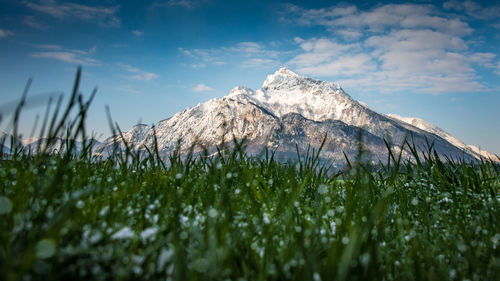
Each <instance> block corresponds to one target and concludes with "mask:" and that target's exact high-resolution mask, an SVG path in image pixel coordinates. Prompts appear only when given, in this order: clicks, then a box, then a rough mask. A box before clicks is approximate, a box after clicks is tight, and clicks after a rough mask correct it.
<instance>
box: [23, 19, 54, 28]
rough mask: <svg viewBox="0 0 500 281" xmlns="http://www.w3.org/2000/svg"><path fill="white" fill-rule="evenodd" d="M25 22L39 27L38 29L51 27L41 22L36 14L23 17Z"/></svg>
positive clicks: (32, 26)
mask: <svg viewBox="0 0 500 281" xmlns="http://www.w3.org/2000/svg"><path fill="white" fill-rule="evenodd" d="M23 23H24V24H25V25H27V26H29V27H31V28H34V29H38V30H47V29H49V27H48V26H47V25H45V24H43V23H41V22H39V21H38V20H37V19H35V17H34V16H25V17H24V18H23Z"/></svg>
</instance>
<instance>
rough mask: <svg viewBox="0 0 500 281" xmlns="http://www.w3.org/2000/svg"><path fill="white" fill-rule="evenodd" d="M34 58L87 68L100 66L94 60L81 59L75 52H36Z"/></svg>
mask: <svg viewBox="0 0 500 281" xmlns="http://www.w3.org/2000/svg"><path fill="white" fill-rule="evenodd" d="M31 56H32V57H35V58H45V59H55V60H59V61H63V62H68V63H75V64H81V65H87V66H95V65H99V61H98V60H96V59H93V58H88V57H81V56H78V55H77V54H75V53H73V52H64V51H62V52H36V53H31Z"/></svg>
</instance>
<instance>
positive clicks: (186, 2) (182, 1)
mask: <svg viewBox="0 0 500 281" xmlns="http://www.w3.org/2000/svg"><path fill="white" fill-rule="evenodd" d="M204 2H207V0H168V1H163V2H156V3H154V4H153V6H154V7H167V8H169V7H181V8H187V9H192V8H195V7H197V6H199V5H201V4H202V3H204Z"/></svg>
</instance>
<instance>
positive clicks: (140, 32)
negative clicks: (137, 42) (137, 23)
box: [131, 30, 144, 37]
mask: <svg viewBox="0 0 500 281" xmlns="http://www.w3.org/2000/svg"><path fill="white" fill-rule="evenodd" d="M131 32H132V34H133V35H135V36H137V37H142V36H143V35H144V31H140V30H132V31H131Z"/></svg>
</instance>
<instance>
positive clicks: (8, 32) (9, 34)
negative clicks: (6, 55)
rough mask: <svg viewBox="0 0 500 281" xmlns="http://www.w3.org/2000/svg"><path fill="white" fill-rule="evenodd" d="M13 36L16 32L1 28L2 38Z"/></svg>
mask: <svg viewBox="0 0 500 281" xmlns="http://www.w3.org/2000/svg"><path fill="white" fill-rule="evenodd" d="M12 35H14V32H12V31H10V30H6V29H1V28H0V38H6V37H9V36H12Z"/></svg>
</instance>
